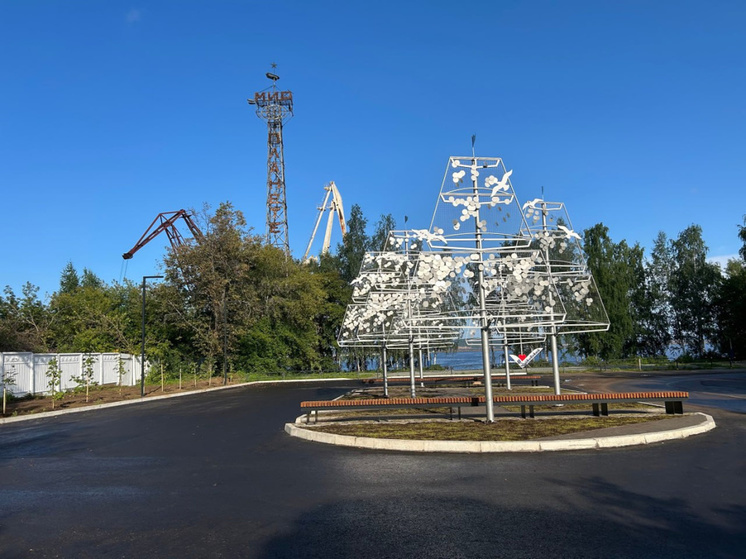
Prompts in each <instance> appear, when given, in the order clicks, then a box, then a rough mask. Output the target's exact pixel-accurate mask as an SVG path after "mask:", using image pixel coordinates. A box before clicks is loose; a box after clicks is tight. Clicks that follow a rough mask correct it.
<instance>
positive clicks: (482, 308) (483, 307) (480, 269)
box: [471, 159, 495, 423]
mask: <svg viewBox="0 0 746 559" xmlns="http://www.w3.org/2000/svg"><path fill="white" fill-rule="evenodd" d="M471 163H472V170H474V169H476V164H477V160H476V159H472V160H471ZM471 183H472V188H473V189H474V199H475V200H479V187H478V185H477V177H476V175H474V173H472V176H471ZM479 221H480V213H479V206H477V215H476V216H475V217H474V225H475V234H474V237H475V240H476V248H477V255H478V256H479V259H478V260H477V262H476V264H477V290H478V291H479V323H480V324H479V325H480V330H481V336H482V368H483V369H484V403H485V407H486V408H487V410H486V419H487V423H492V422H494V421H495V413H494V409H493V406H492V370H491V369H490V325H489V321H488V320H487V300H486V299H487V297H486V294H485V289H484V261H483V255H482V226H481V224H480V223H479Z"/></svg>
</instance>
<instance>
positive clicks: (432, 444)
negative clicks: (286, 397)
mask: <svg viewBox="0 0 746 559" xmlns="http://www.w3.org/2000/svg"><path fill="white" fill-rule="evenodd" d="M692 415H698V416H701V422H700V423H699V424H697V425H692V426H689V427H681V428H678V429H668V430H665V431H651V432H649V433H640V434H635V435H615V436H610V437H589V438H584V439H557V440H542V441H504V442H502V441H412V440H404V439H376V438H372V437H352V436H348V435H336V434H334V433H324V432H321V431H315V430H313V429H307V428H304V427H299V426H298V425H299V424H300V422H301V421H302V418H305V415H302V416H300V417H298V418H297V419H296V420H295V423H286V424H285V432H287V433H288V434H289V435H290V436H293V437H297V438H299V439H304V440H307V441H313V442H318V443H324V444H333V445H338V446H350V447H355V448H369V449H374V450H397V451H404V452H461V453H488V452H553V451H558V450H597V449H604V448H620V447H625V446H637V445H645V444H652V443H659V442H662V441H670V440H676V439H685V438H687V437H690V436H692V435H699V434H701V433H706V432H707V431H710V430H712V429H714V428H715V427H716V425H715V420H714V419H712V416H710V415H707V414H706V413H701V412H695V413H694V414H692Z"/></svg>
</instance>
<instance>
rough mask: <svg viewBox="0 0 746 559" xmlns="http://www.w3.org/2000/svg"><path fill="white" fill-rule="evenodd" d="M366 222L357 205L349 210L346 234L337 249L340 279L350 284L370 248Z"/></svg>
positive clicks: (358, 271)
mask: <svg viewBox="0 0 746 559" xmlns="http://www.w3.org/2000/svg"><path fill="white" fill-rule="evenodd" d="M367 225H368V220H367V219H366V218H365V217H364V216H363V210H362V209H361V208H360V206H359V205H358V204H353V206H352V208H350V218H349V219H348V220H347V234H346V235H345V236H344V239H343V241H342V243H341V244H340V245H338V247H337V258H338V261H339V273H340V275H341V276H342V279H343V280H344V281H346V282H347V283H350V282H351V281H352V280H353V279H355V278H356V277H357V276H358V274H359V273H360V266H361V265H362V263H363V257H364V256H365V253H366V252H367V251H368V250H369V248H370V239H369V237H368V234H367V233H366V227H367Z"/></svg>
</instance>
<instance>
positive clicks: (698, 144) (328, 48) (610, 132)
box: [0, 0, 746, 293]
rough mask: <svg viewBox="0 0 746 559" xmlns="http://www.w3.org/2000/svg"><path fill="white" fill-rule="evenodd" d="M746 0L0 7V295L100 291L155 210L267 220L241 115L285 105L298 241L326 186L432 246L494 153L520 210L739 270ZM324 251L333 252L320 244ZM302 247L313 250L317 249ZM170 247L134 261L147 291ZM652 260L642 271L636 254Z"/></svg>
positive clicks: (261, 143) (131, 268) (258, 223)
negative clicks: (255, 99) (258, 104)
mask: <svg viewBox="0 0 746 559" xmlns="http://www.w3.org/2000/svg"><path fill="white" fill-rule="evenodd" d="M744 29H746V4H744V3H743V2H740V1H733V2H724V1H717V0H716V1H713V2H707V3H705V2H687V1H675V2H674V1H656V2H649V1H641V2H625V1H620V2H597V1H588V2H572V1H565V2H548V1H534V2H527V1H495V0H493V1H485V2H468V1H466V2H460V3H456V2H453V1H449V2H444V1H438V0H434V1H428V2H424V1H423V2H411V1H407V0H399V1H397V2H391V1H388V0H383V1H377V2H366V3H362V2H347V3H343V2H338V1H336V2H327V1H324V0H322V1H314V2H309V1H282V0H279V1H275V2H253V1H219V0H216V1H211V2H207V1H189V0H179V1H176V0H174V1H159V0H149V1H148V2H144V1H138V0H133V1H127V2H120V1H118V0H107V1H83V0H79V1H72V2H71V1H63V0H60V1H51V0H49V1H41V0H39V1H34V0H27V1H21V0H5V1H4V2H0V47H1V48H0V62H2V70H3V77H4V79H3V87H2V88H0V103H1V105H2V109H1V110H0V187H1V188H2V201H3V204H2V207H3V210H4V211H3V212H2V215H3V219H2V231H3V233H2V238H3V242H2V243H1V244H0V263H2V267H1V268H0V285H10V286H11V287H12V288H14V289H15V290H16V291H17V292H18V291H20V287H21V285H22V284H23V283H24V282H26V281H30V282H32V283H34V284H36V285H38V286H40V288H41V291H42V293H45V292H47V293H51V292H52V291H54V290H56V289H57V287H58V281H59V275H60V271H61V270H62V268H63V267H64V266H65V264H66V263H67V262H68V261H72V262H73V264H74V265H75V266H76V268H78V270H82V268H84V267H86V268H89V269H91V270H93V271H94V272H95V273H96V274H98V275H99V276H100V277H101V278H102V279H104V280H106V281H107V282H111V281H115V280H116V281H118V280H120V279H121V278H122V273H123V267H122V258H121V254H122V253H123V252H124V251H126V250H128V249H129V248H131V246H132V245H133V244H134V243H135V241H136V240H137V239H138V238H139V237H140V235H141V234H142V233H143V232H144V230H145V228H146V227H147V226H148V225H149V224H150V222H151V221H152V220H153V218H154V217H155V216H156V214H158V213H159V212H163V211H172V210H177V209H180V208H199V207H201V206H202V205H203V203H208V204H210V205H212V206H213V207H215V206H217V205H218V204H219V203H220V202H222V201H226V200H230V201H231V202H232V203H233V204H234V206H235V207H236V208H238V209H240V210H242V211H243V212H244V214H245V215H246V218H247V221H248V223H249V224H251V225H252V226H253V227H254V229H255V231H256V232H258V233H262V234H263V233H264V228H265V219H266V164H267V147H266V142H267V137H266V125H265V124H264V123H263V122H262V121H261V120H259V119H258V118H257V117H256V115H255V114H254V112H253V110H252V109H251V108H250V107H249V106H248V105H247V103H246V99H247V97H251V96H253V93H254V92H255V91H258V90H261V89H264V88H265V87H267V85H269V84H268V80H267V79H266V78H265V77H264V74H265V72H267V71H269V70H270V69H271V66H270V64H271V63H272V62H275V63H277V65H278V66H277V69H276V72H277V73H278V74H279V75H280V76H281V80H280V82H278V85H279V86H281V88H282V89H290V90H292V91H293V94H294V97H295V117H294V118H293V119H292V120H290V121H289V122H288V123H287V125H286V127H285V161H286V182H287V202H288V220H289V231H290V235H289V238H290V245H291V249H292V251H293V253H294V255H295V256H298V257H299V256H301V255H302V253H303V251H304V250H305V247H306V244H307V242H308V239H309V236H310V233H311V229H312V227H313V223H314V220H315V219H316V216H317V210H316V207H317V206H318V204H319V203H320V202H321V200H322V198H323V194H324V191H323V186H324V184H326V183H327V182H328V181H330V180H334V181H335V182H336V184H337V186H338V187H339V189H340V191H341V193H342V196H343V199H344V202H345V209H346V210H347V211H348V212H349V207H350V206H351V205H352V204H354V203H358V204H360V205H361V207H362V208H363V212H364V214H365V215H366V216H367V217H368V218H369V221H370V223H371V224H372V223H373V222H375V221H376V220H377V219H378V217H379V216H380V215H381V214H385V213H392V214H393V216H394V217H395V219H396V220H397V222H398V224H399V225H400V226H401V225H403V219H404V215H407V216H409V222H408V225H409V226H411V227H415V228H425V227H428V225H429V223H430V218H431V216H432V211H433V209H434V206H435V198H436V196H437V193H438V191H439V188H440V184H441V180H442V178H443V172H444V169H445V165H446V163H447V159H448V156H449V155H465V154H469V153H470V151H471V135H472V134H476V135H477V145H476V148H477V149H476V151H477V154H478V155H482V156H499V157H502V158H503V159H504V161H505V163H506V166H507V168H508V169H513V171H514V172H513V175H512V177H511V180H512V182H513V185H514V187H515V189H516V192H517V194H518V196H519V198H520V200H521V201H525V200H530V199H533V198H536V197H539V196H540V195H541V188H542V187H544V189H545V196H546V199H548V200H556V201H563V202H565V204H566V205H567V208H568V210H569V213H570V217H571V219H572V222H573V226H574V228H575V229H576V230H578V231H582V230H583V229H585V228H587V227H590V226H592V225H594V224H595V223H598V222H603V223H604V224H605V225H606V226H608V227H609V229H610V235H611V237H612V239H614V240H615V241H620V240H622V239H626V240H627V241H628V242H630V243H634V242H640V244H642V245H643V246H645V247H650V246H651V245H652V241H653V239H654V238H655V236H656V234H657V233H658V231H664V232H665V233H666V234H667V235H668V236H669V237H675V236H676V235H678V233H679V232H680V231H681V230H683V229H684V228H686V227H687V226H689V225H691V224H693V223H696V224H699V225H700V226H701V227H702V229H703V233H704V238H705V241H706V243H707V245H708V247H709V249H710V256H712V257H725V256H729V255H735V254H736V253H737V251H738V248H739V246H740V243H739V241H738V238H737V225H738V224H743V216H744V214H746V190H745V189H744V185H746V166H745V165H744V161H743V160H744V153H745V152H746V140H745V139H744V131H745V130H746V105H745V103H746V101H745V100H746V68H745V66H746V34H745V33H744V32H743V30H744ZM335 235H336V238H335V239H333V242H336V241H338V240H339V233H338V232H335ZM317 244H318V242H317ZM166 245H167V240H166V239H165V237H163V238H159V239H157V240H156V241H154V242H152V243H150V245H148V246H147V247H145V248H144V249H142V250H141V251H140V252H138V253H137V254H136V255H135V257H134V258H133V259H132V260H130V261H129V263H128V265H127V269H126V277H128V278H130V279H132V280H134V281H136V282H138V281H140V279H141V277H142V276H143V275H145V274H153V273H157V272H158V261H159V260H160V258H161V257H162V256H163V255H164V254H165V251H166V249H165V247H166ZM646 253H647V251H646Z"/></svg>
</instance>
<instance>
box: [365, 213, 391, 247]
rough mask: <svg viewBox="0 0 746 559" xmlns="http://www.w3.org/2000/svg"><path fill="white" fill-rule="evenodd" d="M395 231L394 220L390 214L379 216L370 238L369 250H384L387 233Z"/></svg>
mask: <svg viewBox="0 0 746 559" xmlns="http://www.w3.org/2000/svg"><path fill="white" fill-rule="evenodd" d="M395 229H396V220H394V216H392V215H391V214H385V215H381V218H380V219H379V220H378V221H377V222H376V225H375V229H374V230H373V236H372V237H371V238H370V250H376V251H378V250H385V248H386V246H385V244H386V240H387V239H388V236H389V233H390V232H391V231H394V230H395Z"/></svg>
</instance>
